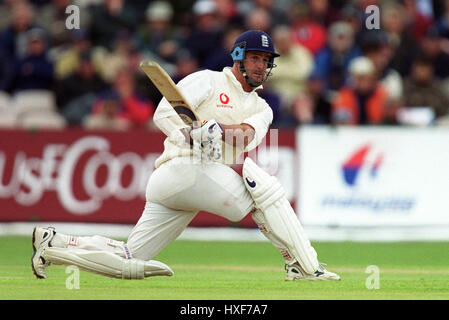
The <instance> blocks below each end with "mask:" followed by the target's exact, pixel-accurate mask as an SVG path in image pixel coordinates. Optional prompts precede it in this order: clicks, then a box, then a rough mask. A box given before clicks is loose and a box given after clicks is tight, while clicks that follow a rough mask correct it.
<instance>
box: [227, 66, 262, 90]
mask: <svg viewBox="0 0 449 320" xmlns="http://www.w3.org/2000/svg"><path fill="white" fill-rule="evenodd" d="M223 72H224V74H225V75H226V76H227V77H228V78H229V79H231V81H232V83H234V85H236V86H237V87H239V88H240V89H242V91H244V92H246V91H245V90H243V87H242V84H241V83H240V82H239V81H238V80H237V78H236V77H235V75H234V74H233V73H232V71H231V67H224V68H223ZM259 89H263V86H262V85H260V86H258V87H256V88H254V89H253V90H252V91H251V92H248V93H252V92H254V91H256V90H259Z"/></svg>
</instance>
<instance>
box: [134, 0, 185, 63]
mask: <svg viewBox="0 0 449 320" xmlns="http://www.w3.org/2000/svg"><path fill="white" fill-rule="evenodd" d="M172 17H173V8H172V6H171V4H170V3H169V2H166V1H154V2H151V3H150V5H149V6H148V8H147V10H146V15H145V23H144V24H143V25H142V26H141V27H140V28H139V30H138V33H137V36H136V39H137V46H138V48H139V50H140V51H142V52H144V53H145V54H147V55H149V56H154V57H158V58H160V59H163V60H165V61H167V62H170V63H174V62H175V55H176V52H177V51H178V50H179V43H180V41H181V37H180V35H178V34H177V30H176V28H174V26H173V24H171V19H172Z"/></svg>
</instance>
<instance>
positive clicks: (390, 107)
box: [361, 30, 403, 124]
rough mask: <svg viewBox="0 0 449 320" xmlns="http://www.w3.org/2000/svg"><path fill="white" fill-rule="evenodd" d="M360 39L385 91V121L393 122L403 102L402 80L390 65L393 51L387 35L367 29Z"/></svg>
mask: <svg viewBox="0 0 449 320" xmlns="http://www.w3.org/2000/svg"><path fill="white" fill-rule="evenodd" d="M362 39H363V40H362V43H361V47H362V51H363V53H364V55H365V56H366V57H367V58H369V59H370V60H371V61H372V62H373V63H374V66H375V67H376V70H377V75H378V77H379V81H380V83H381V84H382V85H383V87H384V88H385V90H386V93H387V106H386V110H385V122H387V123H390V124H395V123H396V111H397V110H398V108H400V107H401V106H402V103H403V81H402V77H401V75H400V74H399V72H398V71H396V70H395V69H393V68H391V67H390V61H391V57H392V54H393V52H392V48H391V46H390V45H389V42H388V38H387V35H386V34H385V32H383V31H382V30H369V31H365V32H364V33H363V38H362Z"/></svg>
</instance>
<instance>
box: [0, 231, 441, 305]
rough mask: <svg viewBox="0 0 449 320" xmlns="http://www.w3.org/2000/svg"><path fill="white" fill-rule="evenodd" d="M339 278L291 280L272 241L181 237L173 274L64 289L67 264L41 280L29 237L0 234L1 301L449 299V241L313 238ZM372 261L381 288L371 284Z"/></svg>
mask: <svg viewBox="0 0 449 320" xmlns="http://www.w3.org/2000/svg"><path fill="white" fill-rule="evenodd" d="M313 245H314V247H315V249H316V250H317V252H318V256H319V258H320V261H323V262H326V263H327V264H328V269H329V270H331V271H334V272H337V273H339V274H340V276H341V277H342V281H337V282H324V281H323V282H321V281H315V282H305V281H297V282H286V281H284V275H285V272H284V270H283V260H282V258H281V257H280V254H279V253H278V252H277V250H276V249H275V248H274V247H273V246H272V245H271V244H270V243H268V242H199V241H180V240H177V241H175V242H173V243H172V244H171V245H169V246H168V247H167V248H166V249H165V250H164V251H163V252H162V253H161V254H159V256H158V257H156V259H157V260H160V261H162V262H164V263H166V264H168V265H169V266H170V267H172V269H173V270H174V272H175V275H174V276H173V277H154V278H146V279H145V280H119V279H111V278H107V277H103V276H100V275H95V274H90V273H87V272H84V271H80V281H79V285H80V288H79V289H72V290H69V289H67V288H66V280H67V278H68V277H69V276H70V273H66V267H65V266H54V265H52V266H50V267H49V269H47V270H48V276H49V277H48V279H45V280H38V279H35V278H34V275H33V273H32V271H31V267H30V257H31V252H32V248H31V239H30V238H26V237H0V300H22V299H27V300H28V299H31V300H34V299H39V300H41V299H50V300H51V299H77V300H89V299H97V300H109V299H119V300H124V299H132V300H140V299H157V300H197V299H200V300H228V299H233V300H278V299H280V300H292V299H293V300H303V299H307V300H310V299H314V300H317V299H326V300H327V299H347V300H349V299H369V300H375V299H387V300H390V299H395V300H397V299H408V300H410V299H412V300H416V299H432V300H436V299H445V300H447V299H449V251H448V243H417V242H413V243H412V242H404V243H353V242H343V243H313ZM370 265H376V266H377V267H378V268H379V270H380V274H379V281H380V282H379V284H380V287H379V288H378V289H371V290H369V289H367V287H366V281H367V278H368V277H369V276H370V275H371V274H368V273H365V271H366V268H367V267H368V266H370Z"/></svg>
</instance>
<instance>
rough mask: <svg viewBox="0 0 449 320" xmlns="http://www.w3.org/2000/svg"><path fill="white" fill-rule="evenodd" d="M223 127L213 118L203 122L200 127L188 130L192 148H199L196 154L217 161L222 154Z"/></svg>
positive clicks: (204, 158)
mask: <svg viewBox="0 0 449 320" xmlns="http://www.w3.org/2000/svg"><path fill="white" fill-rule="evenodd" d="M222 135H223V129H222V128H221V126H220V124H219V123H218V122H217V121H215V120H214V119H212V120H209V121H206V122H203V125H202V126H201V127H200V128H196V129H193V130H192V131H190V136H191V137H192V140H193V141H194V143H193V148H194V150H195V149H196V147H197V148H199V149H200V150H198V154H200V155H201V158H202V159H203V160H208V161H218V160H220V159H221V154H222V143H223V140H222Z"/></svg>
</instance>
